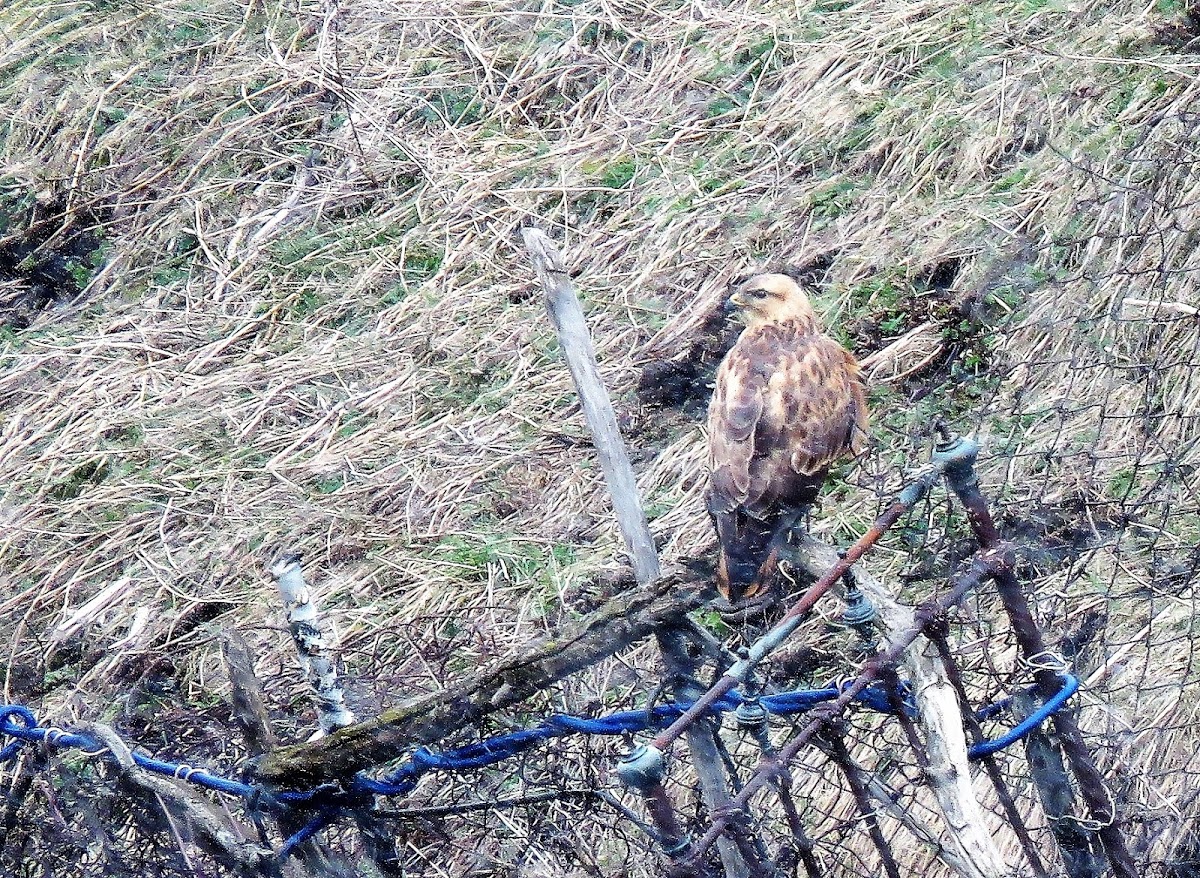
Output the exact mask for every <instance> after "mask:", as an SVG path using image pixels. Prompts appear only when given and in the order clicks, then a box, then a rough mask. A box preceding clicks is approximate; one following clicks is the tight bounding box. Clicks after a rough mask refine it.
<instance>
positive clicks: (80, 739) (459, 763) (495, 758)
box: [0, 674, 1079, 851]
mask: <svg viewBox="0 0 1200 878" xmlns="http://www.w3.org/2000/svg"><path fill="white" fill-rule="evenodd" d="M1060 679H1061V680H1062V688H1061V689H1060V690H1059V691H1058V693H1057V694H1055V695H1054V697H1053V698H1051V699H1050V700H1048V701H1047V702H1046V703H1045V704H1043V705H1042V706H1041V707H1040V708H1039V709H1038V710H1037V711H1036V712H1034V713H1033V714H1032V715H1030V716H1029V717H1028V718H1026V719H1025V720H1023V721H1022V722H1021V723H1019V724H1018V725H1017V726H1015V727H1014V728H1012V729H1011V730H1010V731H1008V732H1007V733H1005V734H1004V735H1001V736H1000V737H998V738H995V739H994V740H990V741H982V742H980V743H978V744H976V745H974V746H973V747H971V748H970V749H969V750H968V751H967V752H968V756H969V757H970V758H971V759H979V758H980V757H983V756H987V755H989V754H992V753H995V752H997V751H998V750H1002V749H1003V748H1005V747H1007V746H1009V745H1010V744H1012V743H1013V742H1015V741H1019V740H1020V739H1021V738H1023V737H1025V736H1026V735H1028V734H1029V732H1030V731H1032V730H1033V729H1034V728H1036V727H1037V726H1038V725H1039V724H1041V723H1042V722H1043V721H1045V720H1046V718H1047V717H1049V716H1051V715H1052V714H1054V713H1055V712H1056V711H1058V710H1059V709H1061V708H1062V706H1063V705H1064V704H1065V703H1066V702H1067V700H1068V699H1069V698H1070V697H1071V696H1072V695H1074V694H1075V692H1076V691H1078V689H1079V680H1078V679H1077V678H1076V677H1074V676H1072V675H1070V674H1063V675H1061V677H1060ZM848 685H850V684H849V683H848V682H847V683H844V684H841V685H832V686H828V687H826V688H824V689H800V690H795V691H792V692H780V693H778V694H775V695H764V696H762V697H761V698H760V699H759V703H760V704H762V706H763V707H764V708H765V709H766V710H767V711H768V712H769V713H773V714H776V715H780V716H786V715H791V714H797V713H803V712H804V711H806V710H810V709H812V708H813V707H815V706H816V705H818V704H820V703H821V702H824V701H832V700H833V699H835V698H837V697H838V695H840V694H841V692H842V690H843V689H844V688H845V687H846V686H848ZM901 698H902V701H903V709H904V711H905V712H906V713H908V714H910V715H915V713H916V708H915V705H914V704H913V703H912V698H911V695H910V693H908V691H907V687H905V689H904V691H902V692H901ZM858 699H859V700H860V701H861V702H862V703H863V704H864V705H866V706H868V707H870V708H871V709H873V710H877V711H879V712H881V713H893V712H894V711H893V708H892V706H891V704H890V702H889V700H888V693H887V692H886V690H884V689H883V688H881V687H877V686H868V687H867V688H866V689H864V690H862V692H860V693H859V695H858ZM743 700H744V697H743V696H742V695H741V694H740V693H738V692H737V691H733V692H730V693H729V694H728V695H726V696H725V697H724V698H722V699H721V700H720V701H718V702H716V703H715V704H714V705H713V706H712V708H711V714H721V713H725V712H728V711H730V710H734V709H736V708H737V707H738V705H740V704H741V703H742V702H743ZM1010 701H1011V699H1009V698H1006V699H1002V700H1001V701H998V702H996V703H994V704H991V705H988V706H986V707H984V708H981V709H980V710H979V711H977V712H976V719H978V720H981V721H982V720H985V719H989V718H991V717H993V716H995V715H996V714H998V713H1000V712H1001V711H1002V710H1003V709H1004V708H1005V707H1007V705H1008V704H1009V703H1010ZM688 707H689V705H688V704H687V703H668V704H660V705H656V706H655V707H652V708H650V709H648V710H626V711H621V712H618V713H613V714H609V715H608V716H603V717H596V718H588V717H579V716H570V715H568V714H555V715H554V716H551V717H549V718H547V719H546V720H545V721H543V722H542V724H541V725H539V726H537V727H535V728H532V729H524V730H522V731H517V732H510V733H509V734H505V735H497V736H495V737H493V738H488V739H486V740H483V741H479V742H477V743H474V744H467V745H465V746H462V747H456V748H453V749H450V750H443V751H441V752H437V751H433V750H430V749H429V748H427V747H419V748H417V749H416V750H414V751H413V752H412V754H411V755H410V756H409V759H408V761H407V762H405V763H404V764H403V765H401V766H400V767H399V768H397V769H395V770H393V771H392V772H390V773H389V774H387V775H386V776H384V777H383V778H379V779H376V778H371V777H367V776H366V775H356V776H355V778H354V780H353V781H352V783H351V784H350V788H349V789H344V788H342V787H341V786H339V785H337V784H324V785H322V786H318V787H315V788H313V789H309V790H285V791H281V792H278V793H275V794H274V795H273V796H267V797H265V799H264V801H265V802H266V803H268V805H275V806H276V807H278V806H279V805H283V806H288V805H304V804H309V805H315V804H318V803H319V804H320V806H321V811H320V813H319V814H318V815H317V817H316V818H314V819H313V820H312V821H310V822H309V823H308V824H306V825H305V827H303V828H302V829H301V830H299V831H298V832H297V833H296V834H295V835H294V836H292V838H290V839H288V841H287V842H285V844H284V850H285V851H290V850H292V849H293V848H294V847H295V846H296V845H298V844H300V843H301V842H303V841H304V840H305V839H306V838H309V837H310V836H311V835H313V834H314V833H316V832H318V831H320V829H321V828H322V827H323V826H325V825H326V824H327V823H328V822H329V821H330V820H332V819H334V818H335V817H336V814H337V805H339V804H342V805H346V804H351V803H353V802H361V801H363V800H364V798H365V797H369V796H371V795H405V794H407V793H409V792H411V791H412V790H413V789H414V788H415V787H416V785H417V782H418V781H419V780H420V778H421V777H422V776H423V775H425V774H426V773H428V772H430V771H439V770H440V771H469V770H472V769H476V768H483V767H485V766H488V765H493V764H495V763H497V762H501V761H503V760H505V759H508V758H511V757H513V756H516V755H518V754H520V753H522V752H524V751H526V750H529V749H530V748H532V747H534V746H535V745H537V744H539V743H541V742H542V741H547V740H550V739H551V738H559V737H563V736H566V735H574V734H588V735H625V734H636V733H638V732H644V731H647V730H649V729H659V728H664V727H666V726H667V725H669V724H670V723H671V722H672V721H673V720H675V719H676V718H677V717H679V716H680V715H681V714H682V713H683V712H684V711H685V710H687V708H688ZM3 735H7V736H8V737H10V738H12V739H13V740H12V741H11V742H9V743H8V744H7V745H5V746H4V747H3V748H0V762H5V761H7V760H10V759H13V758H15V757H16V755H17V753H18V751H19V750H20V748H21V747H22V746H23V745H24V744H25V743H27V742H30V743H44V744H47V745H50V746H54V747H59V748H62V747H74V748H79V749H82V750H86V751H96V754H97V755H100V754H101V753H107V750H106V748H105V747H104V745H103V744H102V743H101V742H100V741H97V740H96V739H94V738H92V737H91V736H89V735H83V734H79V733H77V732H70V731H65V730H63V729H57V728H54V727H47V726H40V725H39V724H38V722H37V717H36V716H35V714H34V712H33V711H32V710H30V709H29V708H28V707H25V706H24V705H21V704H10V705H0V736H3ZM107 755H108V758H113V757H112V754H111V753H107ZM132 757H133V761H134V762H135V763H136V764H137V765H139V766H141V767H142V768H144V769H146V770H147V771H152V772H155V773H156V774H162V775H166V776H168V777H174V778H178V779H180V780H186V781H188V782H189V783H193V784H196V785H198V786H202V787H205V788H206V789H210V790H215V791H217V792H221V793H227V794H229V795H234V796H240V797H242V798H251V797H255V796H261V795H262V793H263V791H262V790H261V788H259V787H256V786H253V785H251V784H246V783H242V782H240V781H235V780H231V779H229V778H224V777H220V776H219V775H215V774H213V773H211V772H209V771H207V770H205V769H202V768H196V767H193V766H190V765H186V764H179V763H174V762H166V761H164V760H161V759H155V758H153V757H150V756H145V755H143V754H141V753H138V752H136V751H133V753H132Z"/></svg>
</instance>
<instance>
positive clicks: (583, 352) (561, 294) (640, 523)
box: [521, 228, 660, 585]
mask: <svg viewBox="0 0 1200 878" xmlns="http://www.w3.org/2000/svg"><path fill="white" fill-rule="evenodd" d="M521 236H522V238H524V239H525V248H526V249H527V250H528V251H529V258H530V259H531V260H532V261H533V270H534V271H535V272H537V276H538V280H539V281H541V283H542V289H543V290H545V292H546V310H547V311H548V312H549V313H550V319H551V320H552V321H553V322H554V328H555V330H557V332H558V340H559V344H560V345H561V347H562V351H563V356H565V357H566V359H567V367H568V368H569V369H570V370H571V377H572V378H573V379H574V380H575V388H576V390H578V391H579V401H580V403H581V404H582V406H583V416H584V418H586V419H587V424H588V429H589V430H590V431H591V433H592V443H593V444H594V445H595V446H596V454H597V456H599V458H600V467H601V468H602V469H603V470H604V480H605V482H606V483H607V484H608V490H609V493H610V494H611V495H612V499H613V508H614V510H615V511H616V514H617V524H618V525H619V526H620V528H621V536H622V537H624V539H625V545H626V547H628V549H629V554H630V557H631V559H632V562H633V575H634V576H635V577H636V578H637V581H638V582H639V583H641V584H642V585H646V584H648V583H650V582H653V581H654V580H656V579H658V577H659V575H660V574H659V567H658V553H657V552H656V551H655V549H654V540H653V539H652V538H651V536H650V526H649V524H647V523H646V513H645V512H644V511H643V510H642V504H641V501H640V499H639V498H638V490H637V482H636V481H635V480H634V478H633V467H632V466H630V464H629V455H628V454H627V453H626V451H625V443H624V442H622V441H621V433H620V430H618V429H617V417H616V415H615V414H613V407H612V401H611V400H610V399H609V396H608V390H606V389H605V387H604V382H602V381H601V380H600V370H599V368H598V367H597V365H596V351H595V349H594V348H593V347H592V337H591V335H590V334H589V333H588V328H587V323H586V322H585V321H584V319H583V308H582V307H580V304H579V296H578V295H576V293H575V285H574V284H573V283H571V278H570V275H568V274H567V269H566V268H565V267H564V266H563V261H562V256H561V255H560V254H559V252H558V249H557V248H556V247H555V246H554V244H553V242H552V241H551V240H550V239H549V238H548V237H546V233H545V232H543V231H542V230H541V229H534V228H527V229H522V230H521Z"/></svg>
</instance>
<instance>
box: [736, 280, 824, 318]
mask: <svg viewBox="0 0 1200 878" xmlns="http://www.w3.org/2000/svg"><path fill="white" fill-rule="evenodd" d="M725 312H726V313H727V314H730V313H738V314H740V315H741V317H742V319H743V320H745V322H746V325H747V326H754V325H757V324H760V323H783V322H785V321H789V320H799V321H803V322H805V323H807V324H809V325H811V326H814V327H815V326H816V320H817V318H816V314H815V313H814V312H813V309H812V304H811V303H810V302H809V301H808V296H807V295H805V293H804V290H803V289H801V287H800V285H799V284H798V283H796V282H795V281H794V280H792V279H791V278H790V277H788V276H787V275H786V274H756V275H754V277H752V278H750V279H749V280H747V281H744V282H743V283H741V284H740V285H739V286H738V288H737V289H736V290H734V291H733V294H732V295H731V296H730V297H729V298H728V299H726V300H725Z"/></svg>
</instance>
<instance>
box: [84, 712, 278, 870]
mask: <svg viewBox="0 0 1200 878" xmlns="http://www.w3.org/2000/svg"><path fill="white" fill-rule="evenodd" d="M80 728H81V730H82V731H85V732H86V733H87V734H90V735H91V736H93V737H94V738H96V739H97V740H98V741H100V743H101V744H103V745H104V746H105V747H106V748H107V749H108V750H109V751H110V752H111V753H112V755H113V758H114V759H115V760H116V763H117V765H118V770H119V771H120V777H121V782H122V783H123V784H124V785H125V787H126V788H127V789H129V790H130V791H132V792H134V793H135V794H136V795H137V797H138V798H139V799H141V800H142V802H143V804H144V805H145V807H146V808H147V809H149V810H151V811H154V810H157V809H161V810H162V813H163V814H164V815H165V816H166V819H167V821H168V823H169V824H170V826H171V828H172V829H173V830H174V831H175V834H176V836H177V837H178V838H179V839H180V842H181V843H182V841H183V837H184V836H185V835H186V836H188V837H189V838H190V839H191V840H192V841H193V842H195V844H196V845H197V847H199V848H200V849H201V850H203V851H205V852H206V853H207V854H209V855H210V856H211V857H212V858H213V859H214V860H216V861H217V862H218V863H219V864H220V865H221V866H222V867H223V868H225V869H228V870H229V871H230V873H231V874H233V875H240V876H246V878H249V876H275V878H277V876H279V875H280V871H279V867H278V865H277V864H276V863H275V859H274V854H273V853H272V852H271V850H270V849H269V848H265V847H263V846H262V845H260V844H258V843H257V842H253V841H248V840H247V839H246V838H245V836H244V835H243V834H242V833H240V832H239V831H238V830H237V829H235V827H234V826H232V825H231V824H230V823H229V821H228V820H227V819H226V817H225V816H224V815H222V814H220V813H219V812H218V811H217V810H216V809H215V808H214V807H213V806H212V805H211V804H209V803H208V802H206V801H205V800H204V799H202V798H200V797H199V796H197V795H196V794H195V793H193V792H192V791H191V790H190V789H188V788H186V787H185V786H183V785H182V784H180V783H178V782H175V781H171V780H169V779H167V778H165V777H158V776H157V775H154V774H151V773H150V772H148V771H146V770H145V769H143V768H141V767H139V766H138V765H137V764H136V763H134V761H133V754H132V753H131V752H130V751H129V747H128V746H127V745H126V744H125V742H124V741H122V740H121V738H120V736H119V735H117V733H116V732H115V731H113V729H112V728H111V727H110V726H107V725H104V724H103V723H89V724H87V725H84V726H81V727H80ZM243 832H244V830H243Z"/></svg>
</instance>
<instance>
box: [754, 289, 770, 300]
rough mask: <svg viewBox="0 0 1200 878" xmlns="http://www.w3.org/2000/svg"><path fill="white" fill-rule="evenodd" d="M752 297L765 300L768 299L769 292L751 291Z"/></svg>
mask: <svg viewBox="0 0 1200 878" xmlns="http://www.w3.org/2000/svg"><path fill="white" fill-rule="evenodd" d="M750 295H752V296H753V297H754V298H756V299H765V298H766V297H767V291H766V290H751V291H750Z"/></svg>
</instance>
